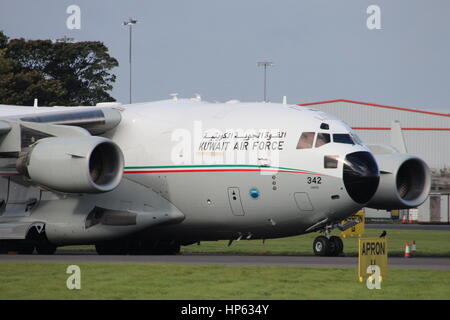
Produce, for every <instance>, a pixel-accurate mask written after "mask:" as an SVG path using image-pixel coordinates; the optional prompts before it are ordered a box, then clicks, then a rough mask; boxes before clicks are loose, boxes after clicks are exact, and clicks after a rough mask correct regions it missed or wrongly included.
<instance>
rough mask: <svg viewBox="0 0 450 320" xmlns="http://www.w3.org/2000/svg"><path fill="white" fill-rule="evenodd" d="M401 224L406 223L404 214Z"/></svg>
mask: <svg viewBox="0 0 450 320" xmlns="http://www.w3.org/2000/svg"><path fill="white" fill-rule="evenodd" d="M402 223H406V214H403V218H402Z"/></svg>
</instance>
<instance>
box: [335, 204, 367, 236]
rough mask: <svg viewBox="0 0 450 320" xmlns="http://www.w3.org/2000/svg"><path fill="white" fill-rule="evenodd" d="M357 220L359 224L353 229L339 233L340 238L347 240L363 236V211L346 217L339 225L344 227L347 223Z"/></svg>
mask: <svg viewBox="0 0 450 320" xmlns="http://www.w3.org/2000/svg"><path fill="white" fill-rule="evenodd" d="M356 219H358V220H359V221H360V222H359V223H358V224H357V225H354V226H353V227H350V228H348V229H347V230H344V231H342V232H341V237H342V238H348V237H356V236H358V237H360V236H362V235H363V234H364V223H365V220H364V210H360V211H358V212H357V213H356V214H354V215H352V216H350V217H348V218H347V219H345V220H343V221H342V222H341V225H342V226H343V225H345V224H346V223H348V222H349V221H354V220H356Z"/></svg>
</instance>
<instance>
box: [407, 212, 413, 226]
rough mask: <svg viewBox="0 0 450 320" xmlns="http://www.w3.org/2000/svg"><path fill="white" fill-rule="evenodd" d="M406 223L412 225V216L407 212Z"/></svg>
mask: <svg viewBox="0 0 450 320" xmlns="http://www.w3.org/2000/svg"><path fill="white" fill-rule="evenodd" d="M408 223H413V219H412V214H411V213H409V212H408Z"/></svg>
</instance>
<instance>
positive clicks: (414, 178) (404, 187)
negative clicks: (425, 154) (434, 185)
mask: <svg viewBox="0 0 450 320" xmlns="http://www.w3.org/2000/svg"><path fill="white" fill-rule="evenodd" d="M375 159H376V160H377V162H378V166H379V168H380V184H379V186H378V189H377V191H376V193H375V195H374V196H373V197H372V199H371V200H370V201H369V203H368V204H367V207H369V208H374V209H408V208H415V207H417V206H419V205H421V204H422V203H423V202H424V201H425V200H426V198H427V196H428V193H429V192H430V188H431V175H430V169H429V168H428V165H427V164H426V163H425V162H424V161H423V160H422V159H420V158H418V157H416V156H413V155H409V154H401V153H395V154H383V155H375Z"/></svg>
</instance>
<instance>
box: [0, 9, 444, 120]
mask: <svg viewBox="0 0 450 320" xmlns="http://www.w3.org/2000/svg"><path fill="white" fill-rule="evenodd" d="M71 5H76V6H78V8H79V9H80V16H79V17H80V19H79V22H80V25H79V27H80V28H79V29H69V28H68V27H67V20H70V21H72V22H73V20H72V15H71V14H72V13H71V11H70V12H69V13H67V9H68V7H69V6H71ZM371 5H376V6H377V7H378V8H379V10H380V11H379V13H380V14H379V15H378V16H376V17H378V18H379V19H376V20H374V18H376V17H375V16H374V11H371V10H369V13H368V12H367V11H368V7H369V6H371ZM449 12H450V1H446V0H434V1H426V0H420V1H419V0H395V1H392V0H371V1H366V0H340V1H336V0H327V1H325V0H308V1H300V0H276V1H275V0H271V1H270V0H226V1H225V0H221V1H219V0H159V1H154V0H150V1H142V0H127V1H123V0H121V1H119V0H108V1H107V0H96V1H92V0H39V1H34V0H27V1H26V0H0V30H3V31H4V32H5V33H6V35H7V36H9V37H10V38H21V37H23V38H25V39H59V38H62V37H64V36H67V37H71V38H75V39H76V40H77V41H87V40H89V41H93V40H96V41H102V42H104V43H105V45H106V46H107V47H108V48H109V50H110V54H111V55H112V56H113V57H115V58H116V59H117V60H118V61H119V67H117V68H114V69H113V70H112V72H113V73H115V74H116V75H117V81H116V83H115V84H114V89H113V91H112V92H111V94H112V96H113V97H114V98H115V99H117V101H120V102H122V103H127V102H128V101H129V93H128V90H129V87H128V86H129V67H130V65H129V32H128V27H126V26H123V25H122V22H123V21H125V20H127V19H128V18H129V17H133V18H134V19H137V20H138V21H139V23H138V24H137V25H135V26H134V27H133V78H132V79H133V94H132V97H133V102H144V101H153V100H161V99H167V98H169V95H170V94H171V93H178V94H179V97H180V98H191V97H194V96H195V94H200V95H201V96H202V98H203V99H204V100H208V101H227V100H231V99H237V100H240V101H262V99H263V69H262V68H261V67H257V62H258V61H261V60H270V61H273V63H274V66H272V67H270V68H269V69H268V70H267V88H268V99H269V100H270V101H272V102H281V101H282V99H283V96H287V101H288V102H289V103H307V102H314V101H323V100H332V99H350V100H357V101H364V102H372V103H378V104H386V105H392V106H398V107H408V108H414V109H424V110H433V111H440V112H446V113H450V90H449V85H450V72H449V71H450V19H449V18H448V15H449ZM368 20H369V25H370V26H372V27H371V28H373V25H374V23H375V22H376V23H375V24H376V26H377V27H379V29H378V28H375V29H370V28H369V27H368Z"/></svg>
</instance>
